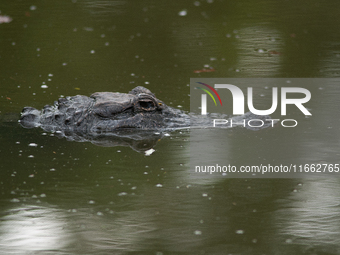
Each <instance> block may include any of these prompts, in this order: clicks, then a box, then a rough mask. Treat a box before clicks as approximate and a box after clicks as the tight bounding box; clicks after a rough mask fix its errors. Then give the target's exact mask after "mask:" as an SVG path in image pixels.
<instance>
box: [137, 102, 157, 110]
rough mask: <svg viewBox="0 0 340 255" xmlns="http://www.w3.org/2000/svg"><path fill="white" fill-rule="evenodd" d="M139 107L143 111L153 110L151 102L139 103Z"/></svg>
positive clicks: (153, 106)
mask: <svg viewBox="0 0 340 255" xmlns="http://www.w3.org/2000/svg"><path fill="white" fill-rule="evenodd" d="M139 105H140V107H141V108H143V109H144V110H152V109H154V108H155V105H154V103H153V102H152V101H140V102H139Z"/></svg>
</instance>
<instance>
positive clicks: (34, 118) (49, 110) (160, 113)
mask: <svg viewBox="0 0 340 255" xmlns="http://www.w3.org/2000/svg"><path fill="white" fill-rule="evenodd" d="M20 123H21V124H22V125H23V126H24V127H28V128H30V127H37V126H40V127H42V128H43V129H45V130H47V131H52V132H55V131H62V132H76V133H87V134H90V133H92V134H101V133H109V132H112V131H115V130H119V129H125V128H138V129H143V130H159V129H164V128H177V127H185V126H186V127H188V126H189V124H190V122H189V117H188V115H186V114H185V113H183V112H182V111H180V110H177V109H174V108H172V107H169V106H167V105H166V104H164V102H162V101H161V100H159V99H157V98H156V97H155V95H154V94H153V93H151V91H150V90H148V89H146V88H144V87H141V86H139V87H136V88H134V89H133V90H131V91H130V92H129V93H127V94H126V93H112V92H97V93H94V94H92V95H91V96H90V97H87V96H80V95H77V96H73V97H67V98H60V99H59V100H58V101H56V102H55V103H54V105H53V106H50V105H46V106H45V107H44V108H43V110H42V111H40V110H37V109H35V108H32V107H25V108H24V109H23V111H22V115H21V119H20Z"/></svg>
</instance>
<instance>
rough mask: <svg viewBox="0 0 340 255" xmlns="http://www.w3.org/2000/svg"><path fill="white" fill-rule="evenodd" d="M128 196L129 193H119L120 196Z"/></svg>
mask: <svg viewBox="0 0 340 255" xmlns="http://www.w3.org/2000/svg"><path fill="white" fill-rule="evenodd" d="M126 195H127V193H126V192H120V193H118V196H120V197H121V196H126Z"/></svg>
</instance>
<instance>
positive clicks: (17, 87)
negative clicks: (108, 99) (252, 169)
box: [0, 0, 340, 255]
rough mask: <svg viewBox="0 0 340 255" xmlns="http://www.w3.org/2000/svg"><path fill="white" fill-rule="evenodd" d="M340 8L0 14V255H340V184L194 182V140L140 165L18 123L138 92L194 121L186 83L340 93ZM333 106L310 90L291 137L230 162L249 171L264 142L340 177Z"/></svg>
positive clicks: (119, 5)
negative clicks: (84, 101) (30, 112)
mask: <svg viewBox="0 0 340 255" xmlns="http://www.w3.org/2000/svg"><path fill="white" fill-rule="evenodd" d="M339 5H340V3H339V2H337V1H316V0H312V1H308V2H306V1H299V2H297V1H268V0H264V1H249V0H248V1H245V0H244V1H222V0H207V1H194V0H193V1H151V0H150V1H123V0H121V1H119V0H117V1H105V0H104V1H88V0H83V1H80V0H78V1H76V0H73V1H71V0H60V1H20V0H13V1H12V0H11V1H9V0H4V1H1V2H0V11H1V13H0V67H1V72H0V144H1V145H0V155H1V164H0V194H1V197H0V205H1V206H0V219H1V220H0V253H1V254H157V255H161V254H340V245H339V240H340V188H339V184H340V179H339V178H328V179H251V180H249V179H223V180H220V179H217V180H214V179H212V178H207V179H204V178H195V175H193V174H192V173H190V169H189V158H190V155H189V147H190V146H189V131H188V130H182V131H175V132H172V133H169V136H168V135H166V136H165V137H164V138H163V139H161V140H160V141H158V142H157V144H156V146H155V147H154V149H155V152H154V153H153V154H152V155H150V156H146V155H145V154H144V153H140V152H137V151H135V150H133V149H132V148H130V147H129V146H127V147H123V146H116V147H102V146H96V145H94V144H92V143H89V142H86V143H80V142H70V141H67V140H66V139H59V138H57V137H56V136H55V135H53V134H52V135H51V134H49V133H44V131H42V130H40V129H24V128H22V127H21V126H20V125H19V124H18V123H17V120H18V118H19V113H20V111H21V109H22V108H23V107H24V106H28V105H29V106H33V107H37V108H42V107H43V106H44V105H45V104H51V103H53V101H54V100H56V99H57V98H58V97H60V96H61V95H64V96H68V95H75V94H84V95H90V94H91V93H93V92H96V91H120V92H127V91H129V90H131V89H132V88H134V87H135V86H138V85H142V86H146V87H148V88H149V89H150V90H151V91H153V92H154V93H155V94H156V95H157V97H158V98H160V99H162V100H163V101H164V102H166V103H167V104H169V105H170V106H173V107H175V108H180V109H184V110H189V107H190V97H189V86H188V84H189V79H190V78H191V77H195V78H197V77H262V78H267V77H323V78H335V77H339V76H340V48H339V41H340V35H339V22H340V18H339V17H340V16H339V7H340V6H339ZM204 68H205V69H209V70H210V71H212V72H209V73H208V72H204V71H202V70H203V69H204ZM46 86H47V87H46ZM260 90H261V88H260ZM260 92H261V91H260ZM260 92H259V93H260ZM339 92H340V91H339V89H338V84H333V85H331V86H321V87H319V88H316V89H313V91H312V95H313V109H312V111H313V118H310V119H306V120H304V121H302V126H301V128H299V129H296V130H295V131H294V132H293V131H287V130H283V129H282V128H281V129H277V130H274V129H273V130H272V131H271V132H264V133H256V132H255V133H242V132H232V131H230V133H228V137H229V138H228V139H229V141H230V146H231V149H230V151H232V154H230V155H226V157H233V158H234V159H235V160H237V161H238V162H240V161H242V160H243V158H244V159H247V160H250V161H251V159H252V158H253V159H255V158H256V157H257V155H258V154H257V152H258V151H254V150H251V149H250V148H253V147H247V143H249V141H251V142H258V141H260V140H261V141H262V140H263V139H265V138H266V139H268V137H269V138H270V142H268V143H265V142H263V143H261V147H259V150H261V151H262V154H263V153H264V154H265V153H268V157H271V155H272V156H273V157H274V156H275V155H279V154H280V155H281V156H282V155H283V157H286V159H287V161H289V159H290V158H291V159H292V160H293V159H294V160H295V159H298V160H305V161H308V160H313V162H314V161H315V162H320V163H327V162H337V161H338V160H339V154H340V153H339V143H340V136H339V124H340V123H339V117H340V116H339V114H337V109H339V106H340V105H339V104H340V103H339V100H338V98H339V94H340V93H339ZM314 116H315V117H314ZM262 138H263V139H262ZM292 148H293V149H292ZM338 163H339V162H338Z"/></svg>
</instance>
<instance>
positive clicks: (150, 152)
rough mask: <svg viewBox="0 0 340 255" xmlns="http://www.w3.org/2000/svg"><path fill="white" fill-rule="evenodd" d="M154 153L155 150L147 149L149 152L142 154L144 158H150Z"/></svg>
mask: <svg viewBox="0 0 340 255" xmlns="http://www.w3.org/2000/svg"><path fill="white" fill-rule="evenodd" d="M154 152H155V149H149V150H147V151H145V152H144V154H145V156H150V155H151V154H152V153H154Z"/></svg>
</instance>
